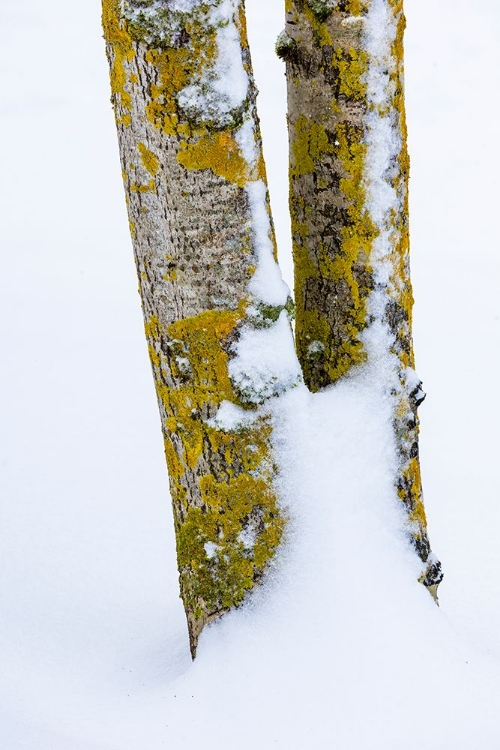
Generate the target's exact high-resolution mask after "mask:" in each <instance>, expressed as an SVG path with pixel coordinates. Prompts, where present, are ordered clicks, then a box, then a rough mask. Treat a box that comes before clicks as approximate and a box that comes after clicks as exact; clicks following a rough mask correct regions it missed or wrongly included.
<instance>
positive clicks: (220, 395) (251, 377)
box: [103, 0, 300, 656]
mask: <svg viewBox="0 0 500 750" xmlns="http://www.w3.org/2000/svg"><path fill="white" fill-rule="evenodd" d="M103 26H104V33H105V39H106V48H107V55H108V59H109V64H110V77H111V87H112V103H113V107H114V111H115V117H116V124H117V129H118V138H119V147H120V158H121V165H122V174H123V181H124V186H125V193H126V200H127V207H128V215H129V221H130V231H131V235H132V238H133V246H134V254H135V260H136V264H137V272H138V278H139V291H140V295H141V300H142V308H143V313H144V320H145V329H146V336H147V341H148V346H149V354H150V358H151V363H152V368H153V373H154V379H155V384H156V391H157V396H158V403H159V408H160V414H161V423H162V428H163V436H164V440H165V453H166V458H167V464H168V470H169V476H170V487H171V494H172V502H173V510H174V522H175V532H176V540H177V556H178V565H179V573H180V586H181V595H182V598H183V601H184V606H185V610H186V614H187V621H188V627H189V635H190V641H191V651H192V654H193V656H194V654H195V651H196V646H197V641H198V637H199V635H200V633H201V630H202V628H203V627H204V626H205V625H206V624H207V623H208V622H210V621H212V620H214V619H216V618H217V617H219V616H220V615H221V614H222V613H223V612H225V611H227V610H229V609H230V608H232V607H234V606H237V605H238V604H240V602H241V601H242V600H243V598H244V596H245V594H246V592H248V591H249V590H250V589H252V587H253V586H254V585H255V583H256V582H258V581H259V579H260V578H261V577H262V574H263V573H264V571H265V569H266V565H267V564H268V562H269V560H270V559H271V558H272V556H273V554H274V551H275V549H276V546H277V545H278V543H279V541H280V537H281V535H282V532H283V524H284V517H283V513H282V511H281V510H280V507H279V504H278V499H277V494H276V490H275V481H274V480H275V477H274V473H275V468H274V462H273V456H272V448H271V424H270V420H269V418H268V416H267V415H266V409H265V402H266V400H267V399H269V398H270V397H272V396H275V395H278V394H279V393H280V392H281V391H283V390H284V389H285V388H286V387H287V386H288V385H290V384H291V383H292V382H294V381H295V380H296V379H297V378H298V377H300V370H298V369H297V367H295V365H294V361H293V356H290V357H289V361H290V367H289V368H288V369H287V368H286V367H285V368H283V367H282V366H280V369H279V372H278V371H277V370H275V367H274V366H275V363H274V361H273V357H272V356H271V357H269V355H267V359H266V355H265V353H266V352H269V350H270V349H271V350H274V349H275V348H279V347H281V349H283V347H284V348H285V350H286V351H290V352H293V342H292V338H291V333H290V329H289V323H288V319H287V315H286V311H285V310H284V308H285V306H286V304H287V300H288V290H287V287H286V286H285V285H284V284H283V282H282V280H281V276H280V274H279V270H278V267H277V264H276V260H275V245H274V234H273V228H272V222H271V219H270V215H269V205H268V196H267V188H266V182H265V169H264V164H263V159H262V152H261V140H260V132H259V125H258V120H257V116H256V110H255V95H256V94H255V87H254V84H253V80H252V74H251V63H250V56H249V52H248V46H247V40H246V30H245V20H244V11H243V4H242V2H241V0H205V1H202V0H169V1H168V2H161V0H147V1H146V0H103ZM269 341H271V342H274V344H275V345H276V347H273V346H271V347H270V346H269ZM253 350H255V351H256V352H257V354H256V355H252V351H253ZM262 351H264V355H263V354H262Z"/></svg>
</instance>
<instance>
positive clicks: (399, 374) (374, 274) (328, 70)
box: [277, 0, 442, 595]
mask: <svg viewBox="0 0 500 750" xmlns="http://www.w3.org/2000/svg"><path fill="white" fill-rule="evenodd" d="M404 26H405V19H404V14H403V3H402V0H286V28H285V32H284V33H283V34H282V35H281V36H280V37H279V39H278V43H277V53H278V55H279V56H280V57H282V58H283V59H285V61H286V74H287V89H288V126H289V144H290V210H291V219H292V234H293V252H294V263H295V301H296V309H297V323H296V343H297V353H298V356H299V360H300V362H301V366H302V370H303V374H304V379H305V381H306V383H307V385H308V386H309V388H310V389H311V390H312V391H316V390H319V389H320V388H323V387H325V386H327V385H329V384H331V383H334V382H336V381H337V380H338V379H339V378H341V377H343V376H345V375H347V374H349V373H352V372H353V371H354V368H355V367H356V366H358V365H361V364H363V363H364V362H368V364H369V365H370V366H371V371H372V372H377V375H376V377H378V378H379V379H380V381H381V382H382V383H383V384H384V392H385V394H386V395H387V396H388V397H389V398H390V400H391V403H392V406H391V410H392V423H393V427H394V439H395V451H396V454H397V459H396V464H397V466H396V471H395V485H396V488H397V492H398V496H399V498H400V499H401V501H402V503H403V504H404V507H405V509H406V512H407V519H408V522H407V529H408V533H409V534H410V537H411V539H412V542H413V544H414V546H415V549H416V551H417V553H418V555H419V557H420V558H421V560H422V561H423V563H424V569H423V573H422V577H421V580H422V582H423V583H424V584H425V585H426V586H427V587H429V588H430V590H431V593H433V594H434V595H435V593H436V588H437V585H438V584H439V582H440V581H441V579H442V573H441V566H440V563H439V562H438V561H437V560H436V558H435V557H434V555H433V554H432V553H431V549H430V545H429V540H428V535H427V523H426V518H425V511H424V506H423V500H422V488H421V481H420V466H419V457H418V417H417V407H418V404H419V403H420V401H421V400H423V397H424V394H423V391H422V390H421V383H420V381H419V379H418V377H417V376H416V374H415V371H414V354H413V343H412V332H411V315H412V304H413V296H412V290H411V282H410V269H409V229H408V169H409V160H408V153H407V146H406V121H405V108H404V91H403V32H404Z"/></svg>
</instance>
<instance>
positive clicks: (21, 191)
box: [0, 0, 500, 750]
mask: <svg viewBox="0 0 500 750" xmlns="http://www.w3.org/2000/svg"><path fill="white" fill-rule="evenodd" d="M248 6H249V8H248V10H249V16H250V19H249V20H250V22H251V25H250V33H251V36H252V41H253V42H254V65H255V69H256V74H257V77H258V82H259V87H260V89H261V97H260V104H261V117H262V120H263V130H264V137H265V148H266V153H267V157H268V171H269V173H270V182H271V190H272V195H273V203H274V212H275V220H276V224H277V226H278V231H279V234H280V237H281V246H282V255H283V256H286V250H287V247H288V245H289V242H288V239H287V234H288V223H287V213H286V211H287V208H286V201H287V179H286V154H287V143H286V133H285V121H284V112H283V99H284V79H283V69H282V66H281V63H280V62H279V61H278V60H277V59H275V57H274V52H273V43H274V39H275V37H276V36H277V34H278V33H279V31H280V30H281V28H282V20H281V16H282V8H281V7H280V6H281V4H280V3H276V7H274V6H272V5H271V3H268V2H265V0H248ZM406 10H407V17H408V31H407V103H408V115H409V128H410V149H411V156H412V181H411V204H412V205H411V210H412V216H411V220H412V253H413V255H412V258H413V260H412V270H413V279H414V286H415V294H416V306H415V339H416V354H417V365H418V371H419V374H420V376H421V377H422V379H423V380H424V386H425V388H426V390H427V392H428V398H427V401H426V402H425V404H424V405H423V406H422V408H421V417H422V440H421V452H422V464H423V473H424V483H425V491H426V508H427V512H428V516H429V526H430V535H431V540H432V543H433V547H434V549H435V551H436V552H437V553H438V554H439V556H440V558H441V560H442V562H443V567H444V570H445V576H446V577H445V580H444V582H443V584H442V585H441V588H440V598H441V607H440V609H437V608H436V607H435V606H434V605H433V603H432V600H431V598H430V597H429V596H428V595H427V594H426V592H425V591H424V590H423V589H422V587H420V586H418V585H417V584H416V583H415V570H414V569H413V567H412V562H411V558H409V557H408V555H407V554H406V553H405V548H404V543H403V542H402V541H401V540H400V539H399V538H398V537H397V535H396V534H395V532H394V527H395V511H394V509H393V508H391V507H390V505H389V504H388V503H387V497H388V496H389V495H390V476H389V475H388V472H387V469H386V467H387V461H386V451H387V445H386V441H385V435H386V433H387V429H386V424H385V423H384V414H383V411H381V409H380V408H379V406H380V405H379V403H378V402H377V400H376V394H375V393H374V392H373V391H370V389H368V388H366V386H364V387H363V383H362V382H361V381H362V377H363V376H362V375H360V378H359V379H358V381H352V382H350V383H344V384H342V385H341V386H340V387H338V388H335V389H333V390H332V391H331V392H329V393H326V394H319V395H317V396H315V397H311V396H310V395H308V394H307V393H305V392H304V390H302V389H295V390H294V391H291V392H290V393H289V395H288V396H287V397H286V399H285V400H284V401H282V406H283V408H282V411H281V413H280V415H278V422H279V430H278V433H277V437H278V450H279V451H280V452H281V454H282V461H283V463H284V465H285V466H287V467H288V470H287V471H286V472H285V473H284V479H283V483H284V484H283V493H284V495H285V496H286V497H287V498H289V500H290V503H291V513H292V517H293V519H294V520H293V523H292V529H291V536H290V540H289V544H288V547H287V548H285V550H284V551H283V553H282V555H281V558H280V560H279V561H278V563H277V565H276V567H275V569H274V570H273V572H272V575H271V577H270V580H269V582H268V586H267V587H266V588H265V589H264V588H263V589H261V591H260V592H259V593H258V595H257V596H256V597H254V599H253V601H252V603H251V605H250V606H248V607H247V608H245V609H242V610H240V611H239V612H236V613H234V614H232V615H231V616H229V617H227V618H226V619H225V620H224V621H223V622H221V623H219V624H218V625H217V626H215V627H213V628H211V629H210V630H209V631H208V632H206V633H205V634H204V636H203V637H202V640H201V643H200V647H199V655H198V658H197V660H196V662H195V663H194V664H192V663H191V660H190V657H189V651H188V643H187V633H186V627H185V621H184V614H183V611H182V607H181V604H180V601H179V599H178V593H177V574H176V568H175V553H174V540H173V531H172V520H171V511H170V507H169V500H168V483H167V476H166V471H165V468H164V462H163V449H162V441H161V436H160V429H159V419H158V414H157V407H156V401H155V395H154V389H153V384H152V378H151V373H150V368H149V364H148V361H147V355H146V347H145V343H144V341H143V330H142V320H141V313H140V307H139V298H138V296H137V293H136V286H137V285H136V279H135V269H134V266H133V260H132V253H131V248H130V240H129V237H128V226H127V221H126V217H125V206H124V200H123V191H122V187H121V177H120V169H119V162H118V149H117V145H116V136H115V132H114V123H113V118H112V115H111V110H110V106H109V89H108V79H107V63H106V60H105V57H104V50H103V43H102V39H101V30H100V19H99V14H100V8H99V3H98V1H97V0H92V2H89V3H81V4H77V3H76V2H73V3H67V2H63V0H46V1H45V2H44V3H43V4H41V3H37V2H35V0H24V1H23V2H19V3H16V4H13V3H10V4H8V7H6V8H4V9H3V11H2V16H3V20H4V27H3V28H4V34H3V37H2V46H1V47H0V71H1V75H2V97H1V99H0V116H1V128H2V142H3V144H4V147H3V159H2V161H3V170H2V173H3V179H2V181H1V186H0V192H1V199H0V205H1V206H2V229H3V231H2V237H1V250H2V274H1V278H0V284H1V293H0V306H1V315H0V336H1V352H2V355H1V370H0V409H1V415H2V427H3V429H2V434H1V438H0V441H1V442H0V493H1V494H0V501H1V506H0V507H1V512H0V535H1V540H0V654H1V669H0V747H1V748H2V750H18V749H21V748H22V749H23V750H138V749H139V748H140V750H160V748H162V747H170V748H174V749H175V750H191V748H196V747H200V746H203V747H205V748H208V749H209V750H212V748H218V749H220V750H233V748H238V749H239V748H241V749H242V750H244V749H246V748H255V747H259V748H263V750H267V749H268V748H270V749H271V748H283V749H286V750H302V749H303V748H304V749H305V748H307V749H309V748H312V749H313V750H316V749H317V750H320V749H321V750H323V749H324V748H330V747H332V748H334V747H335V748H339V749H341V750H382V749H383V750H417V748H418V750H421V749H422V748H425V750H448V748H450V749H452V750H498V748H500V711H499V710H498V707H499V704H500V596H499V592H500V547H499V544H498V536H499V533H500V502H499V501H500V491H499V486H498V480H497V464H498V457H497V452H498V437H497V432H498V428H497V425H498V424H499V422H500V413H499V411H500V410H499V405H498V399H497V381H498V368H499V364H500V331H499V328H500V302H499V298H498V289H497V285H498V281H497V279H498V276H499V272H500V261H499V254H498V239H497V232H496V219H497V207H496V200H497V196H498V182H499V178H498V174H499V173H500V170H499V166H500V165H499V149H498V132H497V131H498V116H499V112H498V105H497V92H498V90H499V83H500V81H499V78H500V59H499V58H500V50H499V47H498V44H497V40H498V38H499V36H500V11H499V8H498V5H497V3H496V0H483V2H482V3H481V4H478V5H477V6H475V7H474V14H471V9H470V2H467V3H466V2H465V0H438V1H437V2H436V0H433V2H431V0H406ZM283 267H284V270H285V273H286V275H287V276H288V278H290V262H289V261H287V260H286V257H284V262H283ZM291 432H294V433H295V434H296V435H299V436H300V437H299V438H298V439H297V440H296V441H295V448H294V450H295V451H296V455H297V456H298V455H300V462H299V461H298V460H296V458H295V456H294V454H293V452H292V453H290V448H289V443H288V442H287V436H288V435H289V434H290V433H291ZM318 436H320V438H319V439H318ZM287 446H288V448H287V449H286V450H285V448H286V447H287ZM299 465H300V467H302V468H299Z"/></svg>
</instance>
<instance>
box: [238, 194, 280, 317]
mask: <svg viewBox="0 0 500 750" xmlns="http://www.w3.org/2000/svg"><path fill="white" fill-rule="evenodd" d="M245 192H246V194H247V196H248V202H249V206H250V213H251V217H252V246H253V248H254V251H255V253H256V260H257V267H256V270H255V273H254V274H253V276H252V278H251V281H250V284H249V290H250V292H251V293H252V295H253V296H254V298H255V299H256V300H257V301H260V302H264V303H266V304H268V305H276V306H278V305H286V302H287V299H288V297H289V295H290V289H289V288H288V286H287V284H285V282H284V281H283V278H282V276H281V271H280V269H279V266H278V264H277V263H276V261H275V260H274V255H273V250H274V248H273V243H272V241H271V222H270V220H269V214H268V212H267V205H266V197H267V188H266V186H265V184H264V182H263V181H262V180H256V181H255V182H250V183H248V185H247V186H246V188H245Z"/></svg>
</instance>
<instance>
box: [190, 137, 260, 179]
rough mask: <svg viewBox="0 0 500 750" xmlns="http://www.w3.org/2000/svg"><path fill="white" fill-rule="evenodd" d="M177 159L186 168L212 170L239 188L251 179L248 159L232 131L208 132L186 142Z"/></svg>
mask: <svg viewBox="0 0 500 750" xmlns="http://www.w3.org/2000/svg"><path fill="white" fill-rule="evenodd" d="M177 159H178V161H179V163H180V164H182V166H183V167H185V168H186V169H192V170H197V169H210V170H211V171H212V172H213V173H214V174H216V175H218V176H219V177H224V178H225V179H226V180H228V181H229V182H232V183H235V184H236V185H238V186H239V187H244V186H245V185H246V183H247V182H248V179H249V169H248V162H247V161H246V160H245V158H244V157H243V155H242V153H241V150H240V147H239V145H238V143H237V142H236V140H235V138H234V135H233V133H232V132H231V131H222V132H213V133H211V132H207V133H206V134H205V135H203V136H201V137H199V138H197V139H193V141H184V142H182V143H181V147H180V149H179V152H178V154H177Z"/></svg>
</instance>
